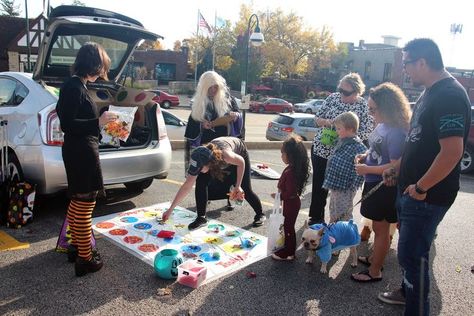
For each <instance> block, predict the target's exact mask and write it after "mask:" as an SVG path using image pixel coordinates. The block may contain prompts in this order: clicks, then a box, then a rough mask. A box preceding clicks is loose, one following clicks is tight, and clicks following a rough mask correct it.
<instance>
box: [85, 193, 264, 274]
mask: <svg viewBox="0 0 474 316" xmlns="http://www.w3.org/2000/svg"><path fill="white" fill-rule="evenodd" d="M169 205H170V203H169V202H166V203H161V204H155V205H152V206H149V207H145V208H137V209H133V210H130V211H126V212H122V213H115V214H110V215H106V216H101V217H96V218H93V220H92V224H93V229H94V231H95V232H96V233H99V234H102V235H103V236H104V237H106V238H107V239H110V240H111V241H112V242H113V243H115V244H117V245H118V246H120V247H122V248H123V249H125V250H126V251H128V252H130V253H131V254H133V255H134V256H136V257H138V258H139V259H141V260H143V261H144V262H146V263H148V264H149V265H151V266H152V267H153V263H154V258H155V255H156V254H157V253H158V252H159V251H161V250H163V249H167V248H171V249H176V250H178V251H179V252H180V253H181V255H182V256H183V260H184V261H186V260H188V259H190V258H200V259H201V260H203V261H204V264H205V265H206V267H207V277H206V280H205V281H204V283H207V282H210V281H212V280H215V279H217V278H219V277H221V276H224V275H226V274H228V273H230V272H233V271H236V270H239V269H241V268H243V267H245V266H247V265H249V264H251V263H253V262H256V261H258V260H261V259H264V258H265V257H267V237H264V236H261V235H258V234H255V233H252V232H250V231H247V230H244V229H242V228H239V227H234V226H232V225H228V224H225V223H222V222H219V221H216V220H209V221H208V223H207V226H203V227H201V228H199V229H196V230H192V231H189V230H188V224H189V223H191V222H192V221H193V220H194V218H195V217H196V213H194V212H191V211H189V210H187V209H184V208H181V207H177V208H175V209H174V211H173V216H172V217H171V218H170V219H169V220H168V221H167V222H166V223H164V224H163V223H160V222H158V221H157V218H158V219H160V218H161V214H162V213H163V212H165V211H166V209H167V207H168V206H169ZM173 233H174V235H173ZM170 235H173V237H171V238H170Z"/></svg>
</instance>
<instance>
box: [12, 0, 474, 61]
mask: <svg viewBox="0 0 474 316" xmlns="http://www.w3.org/2000/svg"><path fill="white" fill-rule="evenodd" d="M25 1H27V3H28V14H29V16H30V17H36V16H37V15H39V14H40V13H41V12H42V11H43V2H44V1H43V0H25ZM25 1H23V0H15V3H16V4H20V9H21V11H22V13H21V16H24V15H25V10H24V4H25ZM45 1H46V2H47V0H45ZM49 1H50V4H51V6H53V7H55V6H58V5H61V4H71V3H72V1H73V0H49ZM81 2H83V3H85V4H86V5H87V6H91V7H96V8H101V9H106V10H110V11H114V12H117V13H121V14H124V15H127V16H129V17H131V18H134V19H136V20H138V21H140V22H141V23H142V24H143V25H144V26H145V28H147V29H148V30H150V31H152V32H155V33H157V34H159V35H162V36H163V37H165V39H164V41H163V44H164V46H165V48H166V49H172V48H173V43H174V42H175V41H176V40H183V39H185V38H189V37H191V36H192V35H193V34H194V33H195V32H196V25H197V12H198V10H200V11H201V13H202V15H203V16H204V18H205V19H206V20H207V22H208V23H209V24H211V25H213V24H214V16H215V15H216V14H217V16H219V17H221V18H223V19H225V20H230V21H231V22H235V21H236V20H237V19H238V16H239V11H240V5H241V4H242V3H244V4H246V5H249V4H252V5H253V6H252V7H253V9H254V12H258V11H263V12H265V11H267V10H275V9H277V8H280V9H282V10H283V11H284V12H285V13H290V12H293V13H295V14H297V15H298V16H301V17H302V18H303V22H304V24H305V25H307V26H308V27H311V28H313V29H321V28H322V27H323V26H326V27H328V28H329V29H330V30H331V31H332V33H333V36H334V39H335V40H336V41H337V42H353V43H354V44H356V46H357V45H358V43H359V40H364V41H365V42H366V43H382V42H383V39H382V36H383V35H393V36H397V37H400V40H399V46H401V47H403V45H404V44H405V43H406V42H408V41H409V40H411V39H413V38H419V37H429V38H432V39H433V40H434V41H435V42H437V43H438V45H439V47H440V49H441V53H442V55H443V59H444V63H445V66H450V67H456V68H461V69H474V57H473V56H474V18H473V17H472V7H473V5H472V0H450V1H449V2H440V1H433V0H395V1H386V0H378V1H377V0H358V1H348V0H339V1H327V0H324V1H321V0H254V1H250V0H188V1H186V0H171V1H163V0H132V1H125V0H114V1H112V0H81ZM441 3H444V5H442V4H441ZM451 24H462V25H463V29H462V33H457V34H455V35H453V34H452V33H451V32H450V26H451ZM264 35H265V34H264Z"/></svg>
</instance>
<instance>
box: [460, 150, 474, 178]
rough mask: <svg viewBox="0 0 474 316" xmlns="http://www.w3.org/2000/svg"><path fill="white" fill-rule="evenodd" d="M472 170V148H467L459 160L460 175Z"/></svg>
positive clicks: (473, 167)
mask: <svg viewBox="0 0 474 316" xmlns="http://www.w3.org/2000/svg"><path fill="white" fill-rule="evenodd" d="M473 170H474V148H473V147H471V146H467V147H466V149H465V150H464V154H463V155H462V159H461V173H469V172H472V171H473Z"/></svg>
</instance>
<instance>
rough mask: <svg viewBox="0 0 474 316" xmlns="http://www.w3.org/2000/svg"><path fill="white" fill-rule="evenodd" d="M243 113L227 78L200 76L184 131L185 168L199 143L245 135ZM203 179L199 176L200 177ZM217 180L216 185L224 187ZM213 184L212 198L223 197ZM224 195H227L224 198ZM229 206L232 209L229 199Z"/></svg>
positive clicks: (213, 74) (210, 74)
mask: <svg viewBox="0 0 474 316" xmlns="http://www.w3.org/2000/svg"><path fill="white" fill-rule="evenodd" d="M242 126H243V121H242V115H241V113H240V110H239V107H238V105H237V102H236V100H235V98H234V97H233V96H231V95H230V91H229V88H228V87H227V84H226V81H225V79H224V78H223V77H222V76H221V75H219V74H218V73H217V72H215V71H206V72H205V73H203V74H202V75H201V77H200V78H199V82H198V85H197V87H196V93H195V94H194V97H193V103H192V105H191V114H190V115H189V118H188V124H187V126H186V131H185V132H184V137H185V143H186V150H185V168H184V170H187V169H188V165H189V157H190V153H191V151H192V150H193V149H195V148H197V147H198V146H201V145H205V144H207V143H209V142H210V141H212V140H214V139H215V138H218V137H223V136H234V137H239V138H240V137H241V132H242ZM198 182H199V179H198ZM222 186H223V184H222V183H216V187H222ZM212 188H213V185H212V184H211V185H210V186H209V190H208V191H209V199H213V200H215V199H220V198H221V197H219V196H217V195H219V194H213V193H215V192H214V191H215V190H213V189H212ZM222 198H224V197H222ZM227 207H228V209H232V206H231V205H230V202H229V201H227Z"/></svg>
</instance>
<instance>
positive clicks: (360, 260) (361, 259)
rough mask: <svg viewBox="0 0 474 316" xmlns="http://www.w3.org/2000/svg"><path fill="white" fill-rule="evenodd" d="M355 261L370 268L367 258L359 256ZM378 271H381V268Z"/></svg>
mask: <svg viewBox="0 0 474 316" xmlns="http://www.w3.org/2000/svg"><path fill="white" fill-rule="evenodd" d="M357 261H359V262H360V263H362V264H364V265H366V266H368V267H370V265H371V262H370V261H369V257H366V256H359V257H357ZM380 271H383V266H382V267H381V268H380Z"/></svg>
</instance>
